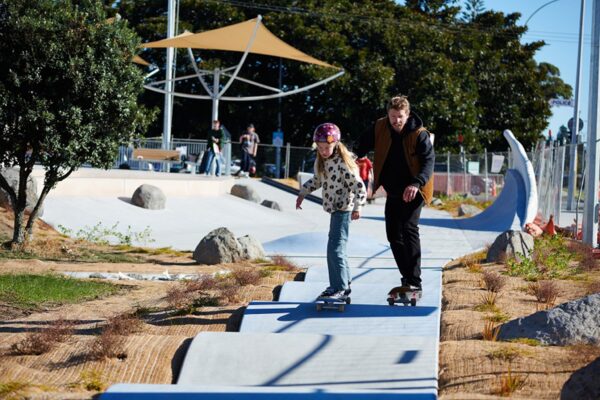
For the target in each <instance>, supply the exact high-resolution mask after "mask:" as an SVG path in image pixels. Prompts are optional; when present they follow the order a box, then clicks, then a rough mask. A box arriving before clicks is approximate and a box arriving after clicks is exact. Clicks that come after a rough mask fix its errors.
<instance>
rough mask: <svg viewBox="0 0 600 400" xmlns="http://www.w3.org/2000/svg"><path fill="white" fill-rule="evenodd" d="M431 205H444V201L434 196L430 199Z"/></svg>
mask: <svg viewBox="0 0 600 400" xmlns="http://www.w3.org/2000/svg"><path fill="white" fill-rule="evenodd" d="M431 205H432V206H436V207H440V206H443V205H444V202H443V201H442V200H440V199H438V198H437V197H434V198H433V199H432V200H431Z"/></svg>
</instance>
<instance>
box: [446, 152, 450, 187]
mask: <svg viewBox="0 0 600 400" xmlns="http://www.w3.org/2000/svg"><path fill="white" fill-rule="evenodd" d="M446 196H448V197H450V152H448V153H447V156H446Z"/></svg>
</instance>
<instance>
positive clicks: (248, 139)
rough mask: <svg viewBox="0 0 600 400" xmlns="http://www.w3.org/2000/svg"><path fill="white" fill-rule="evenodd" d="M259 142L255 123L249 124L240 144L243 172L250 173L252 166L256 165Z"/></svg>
mask: <svg viewBox="0 0 600 400" xmlns="http://www.w3.org/2000/svg"><path fill="white" fill-rule="evenodd" d="M259 143H260V139H259V138H258V134H257V133H256V131H255V128H254V124H248V126H247V127H246V131H245V132H244V133H243V134H242V136H240V144H241V145H242V165H241V169H240V171H241V172H245V173H246V174H249V173H250V172H251V171H250V169H251V168H252V166H253V165H256V163H255V162H254V157H256V152H257V151H258V144H259Z"/></svg>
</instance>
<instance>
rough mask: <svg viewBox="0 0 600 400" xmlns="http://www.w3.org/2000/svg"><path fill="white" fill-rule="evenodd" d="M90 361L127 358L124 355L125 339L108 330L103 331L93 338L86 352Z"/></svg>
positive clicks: (125, 354)
mask: <svg viewBox="0 0 600 400" xmlns="http://www.w3.org/2000/svg"><path fill="white" fill-rule="evenodd" d="M88 358H89V359H90V360H102V359H104V358H119V359H125V358H127V353H125V339H124V337H123V336H120V335H117V334H115V333H114V332H111V331H110V330H103V331H102V333H101V334H100V335H98V336H96V337H95V338H94V340H93V341H92V343H91V345H90V350H89V352H88Z"/></svg>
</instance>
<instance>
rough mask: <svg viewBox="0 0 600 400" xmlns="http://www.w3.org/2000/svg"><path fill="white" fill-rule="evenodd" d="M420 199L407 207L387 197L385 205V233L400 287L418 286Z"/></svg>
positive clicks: (419, 277)
mask: <svg viewBox="0 0 600 400" xmlns="http://www.w3.org/2000/svg"><path fill="white" fill-rule="evenodd" d="M423 204H424V201H423V197H421V194H420V193H418V194H417V197H415V199H414V200H413V201H411V202H410V203H406V202H405V201H404V200H402V196H389V195H388V197H387V200H386V202H385V230H386V234H387V239H388V241H389V242H390V247H391V248H392V253H393V254H394V259H395V260H396V265H397V266H398V269H399V270H400V274H401V275H402V278H403V283H407V284H410V285H413V286H421V239H420V237H419V218H420V216H421V209H422V208H423Z"/></svg>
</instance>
